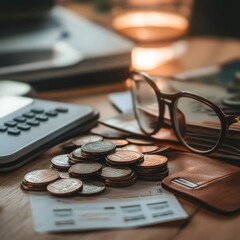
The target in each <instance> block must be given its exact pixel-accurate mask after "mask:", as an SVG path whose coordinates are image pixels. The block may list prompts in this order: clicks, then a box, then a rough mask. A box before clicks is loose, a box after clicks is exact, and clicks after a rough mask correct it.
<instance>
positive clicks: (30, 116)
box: [0, 107, 68, 135]
mask: <svg viewBox="0 0 240 240" xmlns="http://www.w3.org/2000/svg"><path fill="white" fill-rule="evenodd" d="M67 112H68V108H64V107H58V108H55V109H53V110H47V111H44V109H42V108H33V109H31V110H30V111H28V112H25V113H23V114H22V116H17V117H15V118H14V119H13V120H10V121H7V122H4V123H3V124H2V125H0V133H1V132H6V131H7V133H8V134H11V135H19V134H20V133H21V130H22V131H29V130H30V129H31V127H37V126H39V125H40V123H41V122H46V121H48V120H49V118H51V117H57V116H58V114H62V113H67Z"/></svg>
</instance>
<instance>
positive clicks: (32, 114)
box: [23, 112, 35, 118]
mask: <svg viewBox="0 0 240 240" xmlns="http://www.w3.org/2000/svg"><path fill="white" fill-rule="evenodd" d="M23 116H24V117H26V118H33V117H34V116H35V114H34V113H33V112H26V113H24V114H23Z"/></svg>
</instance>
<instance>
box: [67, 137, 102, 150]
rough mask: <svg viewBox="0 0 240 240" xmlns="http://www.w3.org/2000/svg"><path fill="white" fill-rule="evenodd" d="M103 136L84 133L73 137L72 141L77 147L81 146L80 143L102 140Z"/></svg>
mask: <svg viewBox="0 0 240 240" xmlns="http://www.w3.org/2000/svg"><path fill="white" fill-rule="evenodd" d="M102 140H103V137H101V136H98V135H90V134H89V135H84V136H81V137H79V138H75V139H74V140H73V141H72V143H73V144H74V145H75V146H77V147H81V146H82V145H84V144H86V143H90V142H99V141H102Z"/></svg>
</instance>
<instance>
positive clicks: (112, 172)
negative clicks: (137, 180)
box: [99, 166, 132, 180]
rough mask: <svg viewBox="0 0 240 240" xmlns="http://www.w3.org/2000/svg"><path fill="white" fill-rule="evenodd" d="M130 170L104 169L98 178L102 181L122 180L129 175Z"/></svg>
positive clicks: (126, 168) (119, 168)
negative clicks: (102, 179)
mask: <svg viewBox="0 0 240 240" xmlns="http://www.w3.org/2000/svg"><path fill="white" fill-rule="evenodd" d="M131 173H132V170H131V168H129V167H108V166H106V167H104V168H103V169H102V171H101V172H100V173H99V175H100V177H102V178H104V179H109V180H111V179H119V178H120V179H122V178H124V177H127V176H129V175H131Z"/></svg>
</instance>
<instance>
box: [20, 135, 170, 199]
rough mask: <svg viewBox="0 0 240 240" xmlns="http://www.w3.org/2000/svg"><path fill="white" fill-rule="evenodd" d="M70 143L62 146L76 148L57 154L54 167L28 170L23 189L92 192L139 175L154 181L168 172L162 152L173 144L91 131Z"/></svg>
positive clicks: (126, 183) (59, 193)
mask: <svg viewBox="0 0 240 240" xmlns="http://www.w3.org/2000/svg"><path fill="white" fill-rule="evenodd" d="M129 143H130V144H129ZM66 145H67V147H66V146H64V145H62V148H63V149H65V150H66V149H72V151H71V152H70V153H68V154H60V155H58V156H55V157H53V158H52V159H51V166H50V168H51V170H50V169H43V170H36V171H33V172H30V173H28V174H26V175H25V177H24V180H23V182H22V183H21V187H22V189H24V190H29V191H48V192H49V193H51V194H52V195H54V196H70V195H71V196H72V195H81V196H84V195H86V196H89V195H95V194H99V193H102V192H103V191H104V190H105V188H106V187H105V185H107V186H110V187H127V186H130V185H132V184H134V183H136V181H137V179H138V178H140V179H143V180H153V181H154V180H162V179H163V178H164V177H166V176H167V175H168V167H167V158H166V157H164V156H162V155H159V153H162V152H165V151H167V150H168V149H169V147H158V146H155V145H153V142H152V141H149V140H145V139H135V138H127V139H106V138H105V139H104V138H103V137H102V136H98V135H91V134H89V135H84V136H81V137H79V138H75V139H73V140H72V141H71V142H70V141H67V142H66ZM73 146H74V149H73Z"/></svg>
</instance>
